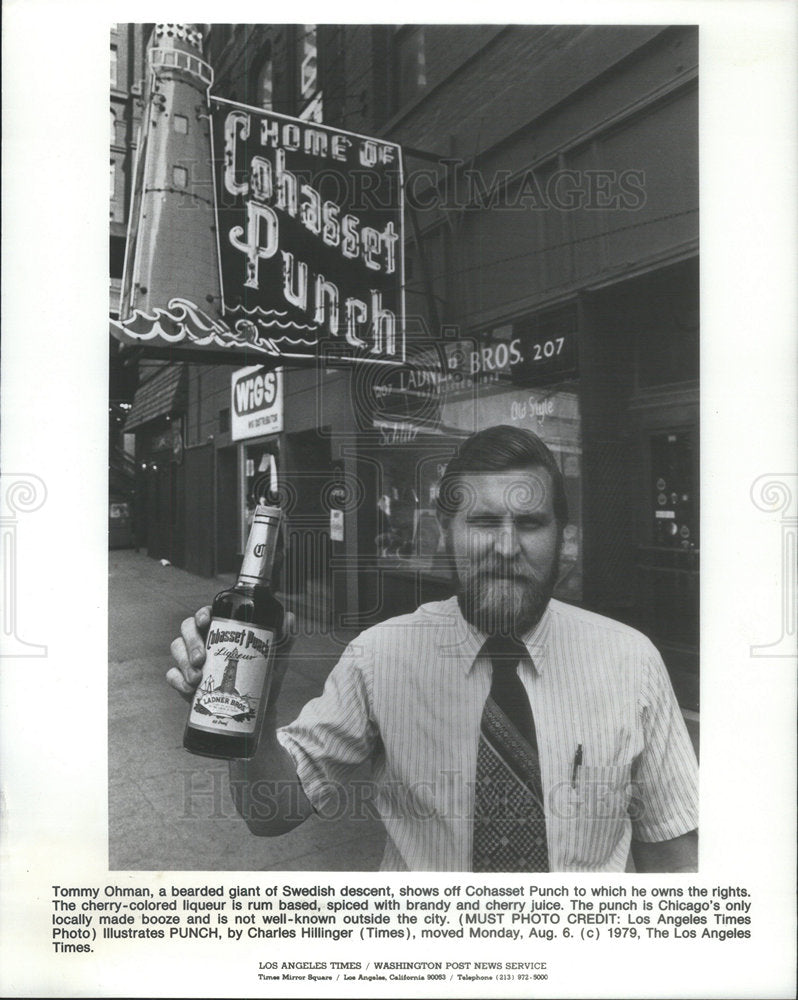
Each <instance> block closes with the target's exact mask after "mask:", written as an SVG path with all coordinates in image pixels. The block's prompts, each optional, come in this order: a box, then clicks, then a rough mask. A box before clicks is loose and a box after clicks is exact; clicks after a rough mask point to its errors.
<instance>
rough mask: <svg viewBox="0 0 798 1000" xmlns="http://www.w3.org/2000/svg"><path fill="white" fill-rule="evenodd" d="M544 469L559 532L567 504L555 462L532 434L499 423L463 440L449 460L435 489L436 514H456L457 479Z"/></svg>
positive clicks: (459, 494)
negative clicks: (470, 475) (483, 474)
mask: <svg viewBox="0 0 798 1000" xmlns="http://www.w3.org/2000/svg"><path fill="white" fill-rule="evenodd" d="M531 468H537V469H545V470H546V471H547V472H548V473H549V475H550V476H551V481H552V485H553V488H554V497H553V503H554V518H555V520H556V521H557V525H558V527H559V529H560V531H561V532H562V530H563V528H564V527H565V524H566V522H567V521H568V501H567V499H566V496H565V482H564V480H563V476H562V473H561V472H560V468H559V466H558V465H557V460H556V459H555V457H554V455H553V454H552V453H551V451H550V450H549V448H548V447H547V446H546V445H545V444H544V443H543V441H541V439H540V438H539V437H538V436H537V434H534V433H533V432H532V431H528V430H525V429H524V428H522V427H513V426H512V425H510V424H499V425H498V426H496V427H488V428H486V429H485V430H483V431H477V433H476V434H472V435H471V437H469V438H466V440H465V441H463V443H462V444H461V445H460V447H459V448H458V449H457V451H456V452H455V453H454V455H453V456H452V457H451V459H450V460H449V464H448V465H447V466H446V471H445V472H444V474H443V477H442V478H441V482H440V487H439V490H438V511H439V513H440V515H441V516H442V517H443V518H449V517H452V516H453V515H454V514H456V513H457V511H458V509H459V507H460V505H461V503H462V500H463V490H462V488H461V485H460V477H461V476H463V475H467V474H468V473H471V472H505V471H506V470H507V469H531Z"/></svg>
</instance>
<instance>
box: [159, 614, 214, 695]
mask: <svg viewBox="0 0 798 1000" xmlns="http://www.w3.org/2000/svg"><path fill="white" fill-rule="evenodd" d="M210 624H211V609H210V605H206V606H205V607H203V608H200V609H199V610H198V611H196V612H195V613H194V617H193V618H186V620H185V621H184V622H183V623H182V625H181V626H180V635H179V636H178V637H177V638H176V639H175V640H173V642H172V646H171V653H172V659H173V660H174V665H173V666H171V667H170V668H169V669H168V670H167V672H166V680H167V683H169V684H171V685H172V687H173V688H174V689H175V690H176V691H179V692H180V694H182V695H183V697H184V698H185V699H186V700H187V701H190V700H191V699H192V698H193V697H194V692H195V690H196V688H197V685H198V684H199V682H200V681H201V680H202V665H203V663H205V639H206V638H207V635H208V626H209V625H210Z"/></svg>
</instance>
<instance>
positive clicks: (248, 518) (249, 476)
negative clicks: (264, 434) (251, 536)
mask: <svg viewBox="0 0 798 1000" xmlns="http://www.w3.org/2000/svg"><path fill="white" fill-rule="evenodd" d="M243 449H244V470H243V471H244V491H243V493H244V510H243V512H242V514H243V525H242V550H243V543H244V539H245V538H246V534H247V533H248V531H249V527H250V525H251V523H252V516H253V514H254V513H255V508H256V507H257V506H258V504H268V503H272V502H273V501H274V496H275V493H274V491H275V488H276V485H277V468H278V466H277V460H278V448H277V442H276V440H275V441H266V442H263V443H259V444H248V445H244V446H243Z"/></svg>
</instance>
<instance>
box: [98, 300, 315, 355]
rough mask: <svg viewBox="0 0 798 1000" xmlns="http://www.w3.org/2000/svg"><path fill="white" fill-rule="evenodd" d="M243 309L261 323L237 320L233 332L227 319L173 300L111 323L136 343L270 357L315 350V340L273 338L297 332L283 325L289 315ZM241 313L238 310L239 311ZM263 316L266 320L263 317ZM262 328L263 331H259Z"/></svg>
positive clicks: (303, 327) (185, 302)
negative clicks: (279, 332) (250, 351)
mask: <svg viewBox="0 0 798 1000" xmlns="http://www.w3.org/2000/svg"><path fill="white" fill-rule="evenodd" d="M239 308H241V309H243V311H244V312H246V313H248V314H249V315H254V314H256V313H259V314H261V315H259V316H258V322H257V324H256V323H253V322H252V321H251V320H249V319H239V320H236V322H235V324H234V328H233V329H231V328H230V327H229V326H228V325H227V324H226V323H225V322H224V320H220V319H214V318H213V317H211V316H209V315H208V314H207V313H206V312H203V310H202V309H200V308H199V306H197V305H196V304H195V303H193V302H191V301H189V300H188V299H182V298H173V299H170V300H169V303H168V306H167V308H166V309H162V308H160V307H158V306H156V307H155V308H154V309H153V310H152V312H143V311H142V310H140V309H136V310H135V311H134V312H133V314H132V315H131V316H130V317H128V319H126V320H122V321H119V320H114V319H112V320H111V323H112V324H113V325H114V327H116V329H117V330H119V331H120V332H121V333H123V334H124V335H125V337H126V338H127V339H130V340H132V341H134V342H138V343H140V342H143V341H153V340H160V341H161V342H163V343H164V344H165V345H172V344H180V343H185V342H187V341H190V342H191V343H192V344H195V345H196V346H197V347H207V346H210V345H215V346H218V347H243V346H248V347H254V348H256V349H259V350H262V351H264V352H265V353H267V354H277V355H279V354H282V353H284V352H285V349H286V347H300V346H304V347H315V346H316V344H317V340H316V339H315V338H310V339H309V338H304V337H295V338H292V337H288V336H277V337H274V336H273V335H272V336H269V333H271V332H272V331H273V329H274V327H279V328H280V329H297V327H298V324H295V323H291V322H290V321H289V322H288V323H283V322H281V321H280V319H278V318H277V317H278V316H285V315H287V314H286V313H278V312H277V311H276V310H275V311H272V315H271V317H269V318H268V319H267V318H266V317H267V316H268V314H267V313H266V311H265V310H263V309H260V307H257V308H256V309H244V308H243V307H239ZM236 311H237V310H236ZM262 317H263V318H262ZM259 327H261V328H262V329H259ZM299 329H304V330H308V331H309V332H312V330H313V327H309V326H299Z"/></svg>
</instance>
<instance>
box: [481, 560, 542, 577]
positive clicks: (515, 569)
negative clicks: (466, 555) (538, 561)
mask: <svg viewBox="0 0 798 1000" xmlns="http://www.w3.org/2000/svg"><path fill="white" fill-rule="evenodd" d="M469 575H470V576H472V577H473V576H482V577H488V578H489V579H491V580H530V581H535V580H539V579H540V577H539V576H538V575H537V574H536V573H535V572H534V571H532V570H530V569H529V568H528V567H523V568H522V567H519V566H513V565H512V564H509V565H508V564H504V563H503V564H495V563H489V564H478V565H476V566H472V567H471V572H470V574H469Z"/></svg>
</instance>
